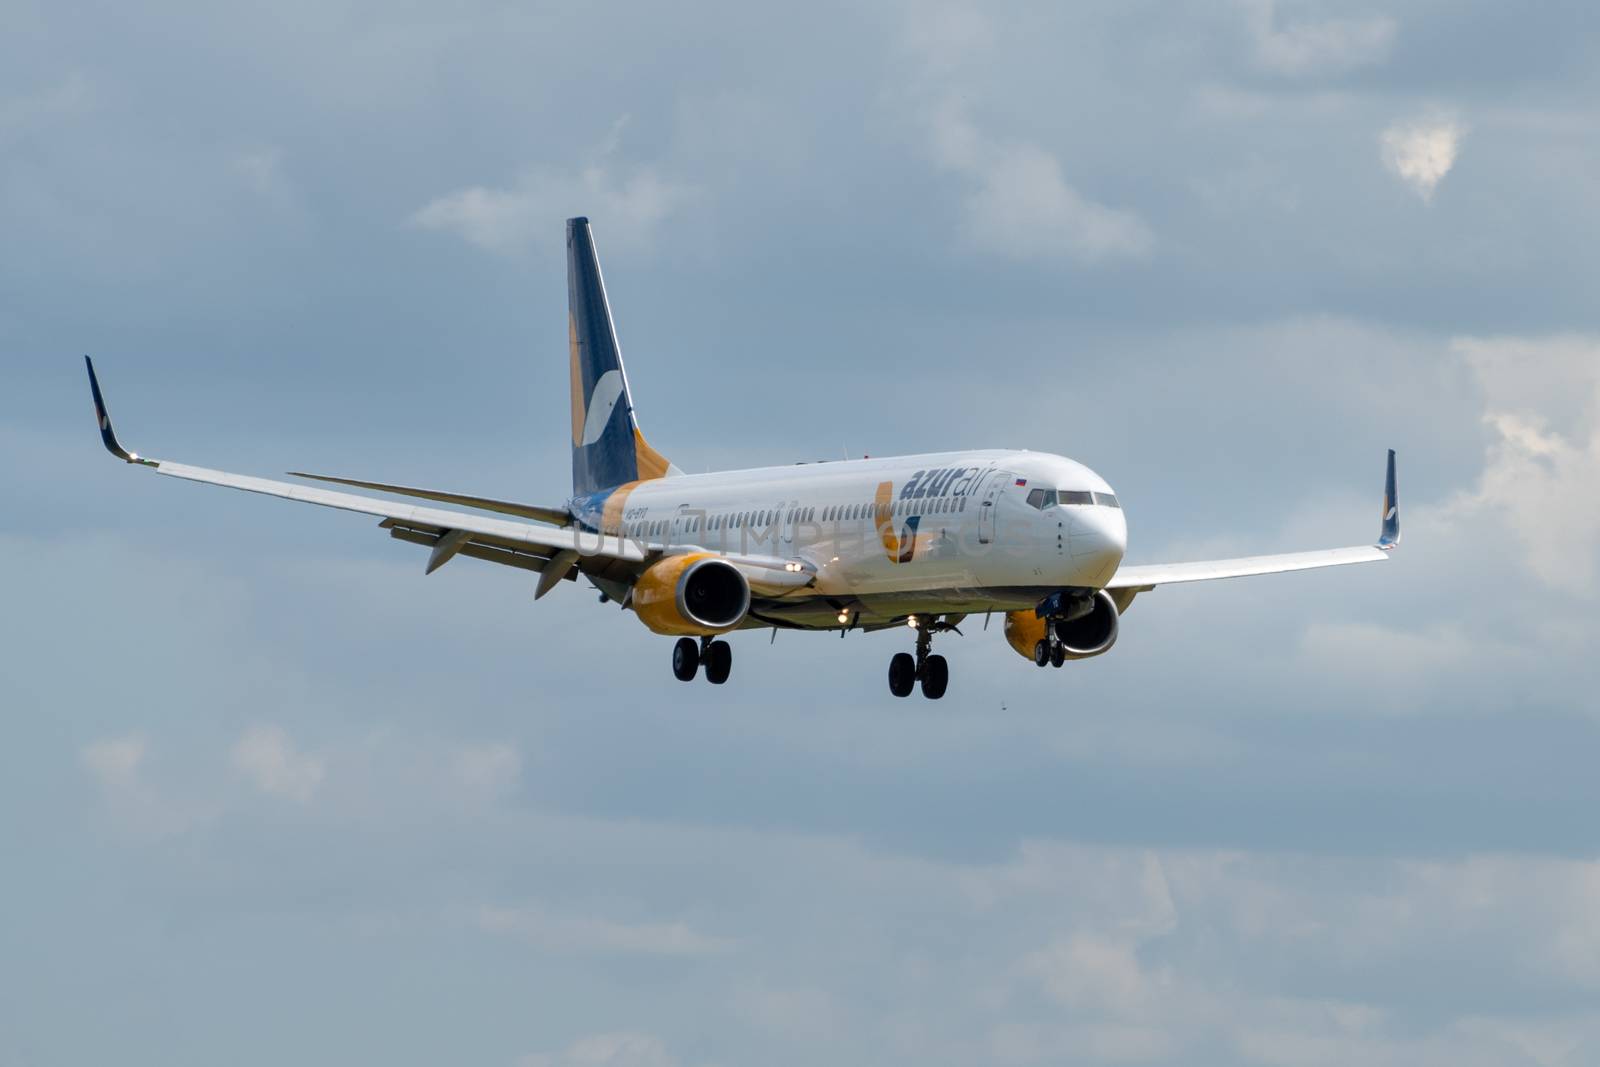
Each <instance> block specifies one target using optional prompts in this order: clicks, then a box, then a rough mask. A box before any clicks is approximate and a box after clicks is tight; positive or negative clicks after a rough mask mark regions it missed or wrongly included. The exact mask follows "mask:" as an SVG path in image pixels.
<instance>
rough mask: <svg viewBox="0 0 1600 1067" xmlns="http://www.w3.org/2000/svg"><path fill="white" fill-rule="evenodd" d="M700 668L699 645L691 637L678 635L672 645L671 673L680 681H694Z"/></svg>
mask: <svg viewBox="0 0 1600 1067" xmlns="http://www.w3.org/2000/svg"><path fill="white" fill-rule="evenodd" d="M699 669H700V645H699V643H698V642H697V641H695V639H694V638H692V637H680V638H678V643H677V644H675V645H673V646H672V674H673V677H675V678H677V679H678V681H680V682H692V681H694V674H695V672H696V671H698V670H699Z"/></svg>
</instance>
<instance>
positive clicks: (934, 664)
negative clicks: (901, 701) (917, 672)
mask: <svg viewBox="0 0 1600 1067" xmlns="http://www.w3.org/2000/svg"><path fill="white" fill-rule="evenodd" d="M949 685H950V664H949V663H948V662H946V661H945V658H944V657H943V656H929V657H928V658H927V659H926V660H924V661H923V663H922V695H923V696H925V697H927V698H928V699H929V700H938V699H939V698H940V697H942V696H944V691H945V689H946V688H947V687H948V686H949Z"/></svg>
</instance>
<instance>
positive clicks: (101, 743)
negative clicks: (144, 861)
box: [78, 734, 214, 840]
mask: <svg viewBox="0 0 1600 1067" xmlns="http://www.w3.org/2000/svg"><path fill="white" fill-rule="evenodd" d="M149 755H150V746H149V743H148V742H147V741H146V740H145V738H144V737H143V736H142V735H139V734H129V735H127V736H125V737H105V738H101V739H99V740H97V741H93V742H90V743H89V744H88V745H85V746H84V747H83V749H82V750H81V751H80V752H79V753H78V759H79V762H80V763H81V764H82V765H83V768H84V769H85V770H86V771H88V772H89V775H90V776H91V777H92V778H94V780H95V782H96V783H97V784H98V785H99V786H100V789H101V792H102V793H103V794H104V797H105V801H106V807H107V810H108V814H109V815H110V817H111V819H112V821H113V822H114V823H115V824H116V825H117V827H118V828H119V829H120V830H122V831H123V832H124V833H126V834H128V835H129V836H130V837H132V838H134V839H143V840H155V839H160V838H164V837H168V836H171V835H173V834H177V833H182V832H183V831H185V830H188V829H190V828H191V827H194V826H196V825H199V824H200V823H203V822H205V821H207V820H209V819H210V818H211V817H212V816H213V815H214V812H212V811H211V810H209V808H208V807H207V806H206V805H204V804H202V803H197V802H194V801H193V800H191V799H178V798H174V797H172V796H171V795H169V791H168V790H166V789H160V788H157V786H156V785H155V784H153V783H152V782H150V781H149V780H148V779H147V774H146V771H147V768H148V765H149Z"/></svg>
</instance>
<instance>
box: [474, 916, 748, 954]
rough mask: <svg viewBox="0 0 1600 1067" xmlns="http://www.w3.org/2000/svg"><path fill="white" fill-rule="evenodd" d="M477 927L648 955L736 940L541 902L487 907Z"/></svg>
mask: <svg viewBox="0 0 1600 1067" xmlns="http://www.w3.org/2000/svg"><path fill="white" fill-rule="evenodd" d="M477 921H478V927H479V929H482V930H484V931H486V932H488V933H494V934H507V935H510V936H513V937H517V938H520V939H522V940H524V941H527V942H529V943H531V944H535V945H539V946H541V947H543V948H548V949H556V950H560V951H565V952H612V953H621V954H627V955H645V956H705V955H711V954H713V953H718V952H725V951H727V950H728V949H730V948H732V947H733V942H731V941H728V940H726V939H724V938H720V937H712V936H709V935H706V934H702V933H699V932H697V931H695V930H694V929H692V928H691V927H690V926H689V925H688V924H687V923H683V922H672V923H622V922H614V921H612V920H610V919H600V918H592V917H586V916H577V915H558V914H555V913H553V912H550V911H548V910H546V909H545V908H543V907H539V906H537V905H529V906H525V907H518V908H498V907H490V906H487V905H486V906H484V907H482V908H480V909H479V910H478V916H477Z"/></svg>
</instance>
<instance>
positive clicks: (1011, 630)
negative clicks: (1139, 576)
mask: <svg viewBox="0 0 1600 1067" xmlns="http://www.w3.org/2000/svg"><path fill="white" fill-rule="evenodd" d="M1118 624H1119V617H1118V612H1117V605H1116V602H1115V601H1114V600H1112V599H1111V594H1110V593H1107V592H1106V591H1105V590H1104V589H1102V590H1100V591H1099V592H1097V593H1095V595H1094V596H1092V597H1090V598H1089V600H1088V601H1087V602H1086V603H1082V602H1080V606H1078V607H1077V609H1076V610H1074V611H1073V612H1071V613H1069V615H1068V616H1067V617H1066V618H1058V619H1053V620H1047V619H1041V618H1039V617H1038V616H1037V615H1035V614H1034V613H1033V612H1032V611H1009V612H1007V613H1006V627H1005V628H1006V641H1007V643H1008V644H1010V645H1011V647H1012V648H1014V649H1016V651H1017V655H1019V656H1023V657H1025V658H1027V659H1030V660H1031V659H1033V650H1034V646H1036V645H1037V644H1038V643H1039V642H1040V641H1042V640H1044V639H1045V635H1046V634H1047V632H1048V630H1047V626H1053V627H1054V629H1055V637H1056V639H1057V640H1058V641H1060V642H1061V646H1062V648H1063V649H1064V650H1065V651H1066V658H1067V659H1088V658H1089V657H1090V656H1098V655H1100V654H1101V653H1102V652H1107V651H1110V649H1111V646H1112V645H1114V644H1116V643H1117V628H1118Z"/></svg>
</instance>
